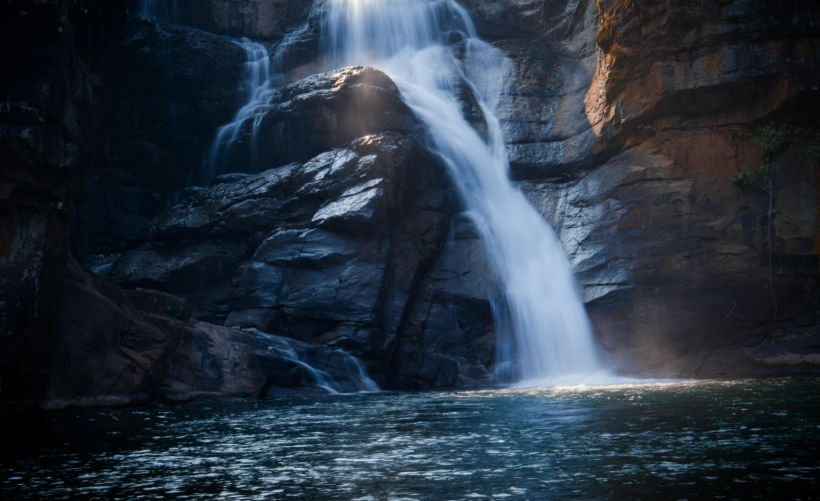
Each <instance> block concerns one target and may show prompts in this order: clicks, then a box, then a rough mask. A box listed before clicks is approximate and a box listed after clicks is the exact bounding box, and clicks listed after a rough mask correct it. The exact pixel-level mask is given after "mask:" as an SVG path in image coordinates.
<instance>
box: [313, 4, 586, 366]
mask: <svg viewBox="0 0 820 501" xmlns="http://www.w3.org/2000/svg"><path fill="white" fill-rule="evenodd" d="M328 6H329V9H328V10H327V12H326V15H325V17H324V19H323V22H322V44H321V46H322V52H323V54H324V56H325V57H327V59H328V60H329V61H330V66H331V67H334V68H338V67H342V66H348V65H355V64H364V65H370V66H374V67H376V68H378V69H380V70H383V71H384V72H385V73H387V74H388V75H390V76H391V77H392V78H393V80H394V81H395V82H396V84H397V85H398V87H399V89H400V90H401V94H402V98H403V99H404V101H405V102H406V103H407V104H408V105H409V106H410V108H411V109H412V110H413V112H414V113H415V114H416V115H417V116H418V117H419V118H420V119H421V120H422V121H423V122H424V123H425V125H426V126H427V130H428V135H429V137H430V140H431V143H432V149H433V150H434V151H435V152H436V153H438V155H439V157H440V158H441V159H442V160H443V162H444V163H445V164H446V165H447V167H448V168H449V170H450V173H451V175H452V178H453V180H454V182H455V184H456V187H457V188H458V192H459V193H460V195H461V198H462V200H463V202H464V205H465V207H466V209H467V214H468V215H469V216H470V217H471V218H472V220H473V221H474V223H475V224H476V226H477V228H478V230H479V232H480V234H481V236H482V240H483V241H484V243H485V246H486V249H487V254H488V256H489V259H490V261H491V264H492V265H493V269H494V271H495V273H496V275H497V278H498V279H499V281H500V283H501V284H502V288H503V291H504V292H503V296H502V297H500V298H494V299H495V300H496V301H495V304H496V305H495V307H494V314H495V320H496V324H497V326H498V337H499V343H498V346H499V349H498V350H497V353H498V357H497V358H498V360H497V361H496V368H497V371H498V374H499V376H500V377H501V379H502V380H518V379H524V380H532V379H544V378H554V377H559V376H561V377H569V376H571V375H573V374H581V375H586V374H590V373H597V372H601V371H602V368H601V367H600V363H599V361H598V358H597V356H596V352H595V346H594V342H593V337H592V332H591V328H590V324H589V320H588V318H587V316H586V312H585V311H584V307H583V304H582V303H581V300H580V297H579V295H578V293H577V291H576V289H575V284H574V279H573V275H572V269H571V268H570V265H569V262H568V260H567V257H566V255H565V253H564V250H563V248H562V246H561V244H560V242H559V240H558V238H557V236H556V235H555V233H554V231H553V230H552V228H550V226H549V225H548V224H547V223H546V221H545V220H544V219H543V218H542V217H541V215H540V214H539V213H538V212H537V211H536V210H535V209H534V208H533V207H532V206H531V205H530V203H529V202H528V201H527V199H526V197H525V196H524V194H523V193H521V191H520V190H519V189H518V188H517V187H515V186H514V185H513V184H512V182H511V181H510V179H509V162H508V159H507V151H506V146H505V144H504V139H503V134H502V131H501V127H500V125H499V122H498V120H497V119H496V117H495V111H496V108H497V106H498V103H499V101H500V98H501V96H502V95H503V94H504V93H505V92H506V90H507V86H508V82H509V79H510V78H511V72H512V64H511V62H510V61H509V60H508V59H507V58H506V56H505V55H504V54H503V52H501V51H500V50H498V49H496V48H495V47H493V46H492V45H490V44H488V43H486V42H483V41H482V40H480V39H479V38H478V36H477V34H476V30H475V27H474V26H473V23H472V21H471V20H470V17H469V15H468V14H467V12H466V11H465V10H464V9H463V8H462V7H461V6H460V5H458V4H457V3H456V2H455V1H453V0H328ZM470 95H472V96H474V98H475V99H474V101H475V103H477V105H478V107H479V108H480V112H481V115H483V117H484V120H483V122H485V123H484V124H483V126H481V127H480V128H481V129H483V128H484V126H486V131H484V133H480V132H479V131H477V130H476V129H475V128H474V127H473V125H471V124H470V123H469V122H468V121H467V120H466V119H465V117H464V113H463V111H462V104H463V102H464V101H465V100H467V101H470Z"/></svg>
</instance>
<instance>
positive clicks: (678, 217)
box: [522, 0, 820, 376]
mask: <svg viewBox="0 0 820 501" xmlns="http://www.w3.org/2000/svg"><path fill="white" fill-rule="evenodd" d="M572 8H573V6H572V5H568V7H567V12H566V13H565V14H564V16H563V17H564V19H573V18H574V19H577V20H581V21H582V22H581V24H576V27H575V28H574V30H575V32H576V33H577V34H578V35H574V36H571V37H569V38H567V39H565V40H564V41H562V42H561V44H559V47H562V48H563V50H564V52H565V53H566V54H568V55H572V56H573V57H574V59H573V60H572V62H571V63H570V64H567V65H566V66H567V67H569V68H578V67H582V68H583V67H586V68H587V71H586V73H584V72H578V71H575V72H574V73H572V75H574V76H575V77H576V78H581V77H584V79H585V81H586V82H587V83H586V84H584V85H581V86H580V87H579V88H580V89H581V90H582V91H583V93H574V91H573V90H572V89H573V86H574V85H575V84H576V83H577V80H576V82H572V83H570V82H567V83H566V84H565V85H566V86H567V91H565V93H564V97H563V98H562V101H561V102H560V104H559V106H558V108H557V110H556V111H555V114H554V119H553V120H552V126H553V129H555V128H556V127H557V126H559V125H560V126H564V127H565V126H566V125H567V124H568V123H569V122H568V121H567V120H566V118H565V117H567V116H576V117H583V118H584V119H585V120H586V121H587V122H588V126H587V130H586V131H584V132H580V133H578V135H577V136H575V137H574V138H571V139H569V140H568V142H567V143H565V144H568V143H569V142H577V143H583V144H588V145H589V147H588V148H586V150H585V155H586V158H587V159H589V160H588V161H586V162H587V163H586V166H587V167H585V168H584V169H581V170H579V169H577V168H574V169H573V168H567V169H564V171H568V172H569V173H570V177H580V179H576V180H569V181H560V180H559V181H556V180H551V179H532V180H530V181H527V182H525V183H523V184H522V189H523V190H524V191H525V192H526V193H527V194H528V195H529V197H530V198H531V200H532V201H533V203H534V204H535V205H536V206H537V207H539V208H540V209H541V211H542V212H543V214H544V215H545V217H547V219H548V220H550V221H551V222H552V224H553V225H554V227H555V228H556V230H557V231H558V232H559V234H560V236H561V238H562V241H563V242H564V245H565V247H566V248H567V251H568V253H569V255H570V257H571V259H572V261H573V265H574V266H575V269H576V272H577V274H578V280H579V285H580V287H581V290H582V292H583V294H584V296H585V298H586V300H587V302H588V309H589V311H590V315H591V317H592V320H593V322H594V324H595V326H596V329H597V331H598V333H599V336H600V339H601V342H602V344H603V346H604V348H605V349H606V350H607V351H608V353H609V354H610V358H611V361H612V362H613V363H614V365H615V367H617V369H618V370H620V371H622V372H627V373H637V374H643V375H662V376H677V375H683V376H693V375H694V376H712V375H733V374H767V373H784V372H794V371H796V372H805V371H812V372H816V371H817V370H818V368H820V367H818V350H817V346H818V332H817V310H818V303H817V300H818V291H817V289H816V285H815V282H816V276H817V270H818V268H817V256H818V253H817V245H816V242H817V238H818V235H819V234H818V229H819V228H818V221H817V219H816V212H817V207H818V206H817V191H816V187H817V186H818V185H817V182H818V181H817V178H816V173H817V172H818V171H817V166H814V165H808V164H807V163H806V161H805V160H804V159H802V158H801V156H800V154H799V152H798V149H799V148H798V146H799V145H798V144H793V145H792V146H791V147H789V148H787V149H785V150H784V151H783V152H782V153H781V154H780V155H779V156H778V158H777V160H776V162H775V163H774V169H775V175H774V189H773V196H772V197H771V198H770V196H769V193H766V192H762V191H756V190H754V189H751V188H741V187H738V186H736V185H734V184H733V183H732V178H733V176H735V175H736V174H738V172H740V171H741V170H742V169H743V168H745V167H747V166H753V165H755V164H757V163H758V162H759V158H758V157H759V149H758V148H757V147H756V146H755V145H754V144H753V139H754V137H752V138H748V137H746V135H745V134H746V133H750V132H752V133H753V132H754V131H755V129H756V127H757V126H758V125H760V124H763V123H768V122H770V121H784V120H786V119H790V120H791V121H792V123H798V124H807V125H812V124H816V123H817V121H818V119H820V115H819V114H818V110H820V107H818V106H817V104H818V97H820V93H818V91H817V88H818V85H819V84H820V82H818V73H817V71H816V68H817V66H818V63H820V61H818V58H819V57H820V31H818V29H817V28H816V27H815V25H816V20H817V16H818V11H817V8H816V7H811V6H807V5H804V4H803V3H801V2H786V3H783V4H778V5H773V4H766V3H764V2H730V1H725V2H721V1H709V2H703V3H701V4H698V5H697V6H693V5H691V3H690V2H678V1H671V0H668V1H637V2H620V1H599V2H598V5H597V8H598V20H597V21H596V22H595V23H594V25H596V28H597V34H596V36H595V39H596V42H597V45H598V46H599V47H600V52H598V53H597V54H595V53H590V52H589V50H588V49H587V48H585V47H588V46H589V34H590V26H591V25H585V24H584V23H588V22H589V20H590V19H591V18H590V16H589V15H580V13H578V14H575V15H573V14H572ZM587 9H588V10H591V9H594V5H590V4H588V5H587ZM812 23H814V24H812ZM572 31H573V30H572V29H569V32H570V33H572ZM579 35H582V36H583V38H584V39H585V40H579V39H578V37H579ZM584 54H592V55H591V56H587V57H586V59H584V58H583V57H581V58H580V59H579V58H578V56H583V55H584ZM592 60H594V61H595V62H596V64H595V66H591V65H589V62H590V61H592ZM593 68H594V72H593V71H590V70H592V69H593ZM576 138H577V139H576ZM566 151H567V150H566V149H565V152H566ZM563 164H564V165H567V164H569V165H573V163H572V162H571V161H570V159H568V158H567V157H566V153H565V157H564V160H563ZM576 165H583V164H576ZM589 167H594V170H592V171H591V172H590V171H589V169H588V168H589ZM553 172H554V174H550V175H551V176H559V175H561V177H566V176H565V175H562V174H560V173H559V172H558V171H555V170H553ZM526 177H529V178H535V177H539V176H534V175H528V176H526Z"/></svg>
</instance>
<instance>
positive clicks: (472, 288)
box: [108, 67, 498, 387]
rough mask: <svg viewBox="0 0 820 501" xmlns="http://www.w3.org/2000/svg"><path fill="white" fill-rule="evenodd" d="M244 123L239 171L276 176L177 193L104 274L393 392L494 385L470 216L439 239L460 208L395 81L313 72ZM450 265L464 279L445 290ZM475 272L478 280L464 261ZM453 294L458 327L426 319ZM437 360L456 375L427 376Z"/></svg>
mask: <svg viewBox="0 0 820 501" xmlns="http://www.w3.org/2000/svg"><path fill="white" fill-rule="evenodd" d="M248 123H249V126H248V128H247V129H246V131H245V132H243V134H248V135H249V134H252V132H253V128H252V127H251V124H256V126H257V129H256V132H255V133H256V134H257V137H256V141H251V140H250V138H247V139H244V140H243V139H240V140H239V141H237V144H236V145H235V146H234V147H233V148H232V150H231V155H233V158H236V159H238V160H237V161H235V162H234V165H247V164H243V163H242V160H245V159H248V158H249V157H250V156H251V155H253V156H254V158H256V159H257V162H256V163H252V164H251V165H253V166H254V167H253V168H252V169H251V170H256V169H257V168H261V167H262V166H268V167H273V168H270V169H268V170H265V171H263V172H261V173H259V174H248V173H232V174H223V175H221V176H219V177H217V178H216V179H215V180H214V181H213V182H212V183H211V185H210V186H209V187H208V188H192V189H189V190H186V192H184V193H183V195H182V197H181V198H180V200H179V202H178V203H177V205H176V206H175V207H174V208H173V209H172V210H171V211H169V212H167V213H165V214H162V215H161V216H159V217H157V218H155V219H154V220H153V221H151V222H150V223H149V224H148V225H147V226H146V227H145V228H144V230H143V231H142V233H141V235H140V237H139V238H138V239H137V241H135V243H134V246H135V247H134V248H133V249H132V250H130V251H128V252H126V253H124V254H123V256H122V257H121V258H120V259H119V260H118V261H117V262H116V263H115V264H114V266H113V267H112V268H111V270H110V273H109V275H108V276H109V277H110V278H111V279H112V280H113V281H115V282H116V283H118V284H119V285H121V286H123V287H126V288H130V287H147V288H152V289H159V290H163V291H167V292H169V293H173V294H178V295H181V296H183V297H185V298H186V299H187V300H189V301H190V302H191V303H192V305H193V309H192V314H193V316H194V317H195V318H197V319H199V320H202V321H208V322H211V323H218V324H224V325H225V326H228V327H234V328H243V329H256V330H258V331H260V332H265V333H269V334H274V335H280V336H285V337H287V338H289V339H292V340H295V341H298V342H302V343H307V344H308V345H313V346H324V347H327V348H333V349H340V350H346V351H348V352H350V353H352V354H353V355H355V356H357V357H361V358H362V359H363V360H365V362H366V363H367V364H368V367H369V369H370V370H371V371H372V372H373V373H374V374H375V377H377V379H379V380H380V381H386V382H388V383H389V384H394V383H395V384H397V385H400V386H402V387H418V386H430V385H451V384H454V383H456V382H464V383H466V382H488V381H490V380H491V378H489V379H488V372H489V371H490V370H491V366H492V360H493V343H492V333H493V321H492V316H491V314H490V302H489V300H490V299H492V298H497V297H498V292H497V291H495V290H492V287H489V288H487V287H485V286H483V285H486V284H487V283H492V277H491V273H490V272H489V270H488V269H487V267H486V263H485V262H484V261H482V259H483V258H482V256H483V254H482V252H481V242H480V241H479V240H478V239H477V236H476V235H475V234H474V232H470V231H466V230H462V229H459V228H461V226H464V225H465V224H466V223H459V225H458V228H456V229H454V230H453V231H454V232H455V234H457V235H458V239H457V242H458V244H457V245H456V246H453V245H445V243H446V240H447V233H448V227H449V225H450V223H449V221H450V218H451V216H452V214H453V212H454V209H455V208H456V206H457V205H456V200H455V199H454V196H453V193H452V188H451V186H450V183H449V181H448V179H447V175H446V173H445V172H444V170H443V167H442V165H440V163H439V162H438V161H437V160H436V158H435V157H434V156H433V155H432V154H431V153H430V152H429V151H427V149H426V148H425V147H424V146H423V144H424V141H425V137H424V131H423V130H422V129H421V128H420V127H419V124H418V121H417V120H416V118H415V117H414V116H413V114H412V113H411V112H410V110H409V109H408V108H407V107H406V105H404V103H403V102H402V101H401V98H400V96H399V94H398V90H397V89H396V87H395V84H393V82H392V81H391V80H390V79H389V78H388V77H387V76H386V75H384V74H383V73H381V72H379V71H377V70H374V69H372V68H366V67H352V68H345V69H342V70H338V71H335V72H330V73H325V74H320V75H315V76H312V77H309V78H307V79H305V80H302V81H299V82H296V83H294V84H291V85H289V86H286V87H285V88H283V89H282V90H281V91H279V92H278V93H277V94H276V96H275V98H274V100H273V102H272V103H271V104H270V105H269V106H264V107H260V109H258V110H257V112H256V116H255V117H253V118H251V119H249V120H248ZM242 137H245V136H240V138H242ZM254 144H256V147H255V148H256V149H254ZM462 220H464V218H460V219H459V221H462ZM465 235H466V236H465ZM465 238H466V239H468V240H469V243H468V244H465V245H461V243H462V241H463V239H465ZM443 249H445V250H444V251H443V252H444V254H442V250H443ZM441 256H443V257H441ZM442 259H444V261H442ZM450 262H453V263H458V271H457V272H455V273H456V274H457V275H458V277H457V278H456V279H454V280H453V281H450V282H447V281H442V279H441V276H442V275H443V274H447V273H453V272H452V270H449V269H447V268H444V269H441V267H442V266H445V267H446V266H447V265H446V264H442V263H450ZM435 263H438V264H435ZM476 263H477V266H478V265H481V266H483V267H484V270H485V271H484V273H483V274H481V273H479V271H478V270H477V269H476V271H475V273H473V274H469V272H470V270H469V269H468V268H465V267H470V266H471V265H472V264H476ZM482 263H483V264H482ZM431 270H435V271H431ZM467 275H469V277H468V276H467ZM482 276H483V277H484V278H483V279H482V278H480V277H482ZM431 281H432V282H431ZM431 284H432V285H431ZM482 284H483V285H482ZM442 287H443V288H442ZM421 291H424V292H421ZM453 294H455V295H456V296H457V299H456V301H455V309H456V310H457V313H456V314H457V315H459V316H460V318H462V321H461V324H460V326H457V327H455V328H454V329H452V330H451V329H450V326H449V324H447V321H446V320H443V319H439V320H437V321H439V324H440V325H438V324H435V323H434V322H432V321H431V322H427V321H426V318H420V317H419V315H421V313H419V312H418V310H419V308H422V309H423V308H429V304H428V303H429V302H430V301H434V302H436V304H437V308H445V309H446V308H448V306H445V305H449V304H450V303H452V301H450V299H451V298H452V296H453ZM448 295H449V296H448ZM491 296H492V297H491ZM448 297H450V299H448ZM420 300H421V301H423V304H424V305H427V306H420V305H419V304H420ZM456 310H454V311H456ZM437 311H438V310H437ZM448 311H449V310H448ZM474 321H475V323H477V324H480V325H477V326H473V325H472V323H473V322H474ZM410 325H413V327H412V328H409V327H408V326H410ZM424 325H427V326H428V327H427V332H418V333H417V332H416V331H417V330H418V329H421V330H422V331H425V327H424ZM436 325H438V326H437V327H436ZM419 326H420V327H419ZM431 330H432V331H433V332H432V333H430V331H431ZM408 346H412V347H411V348H408ZM399 350H405V351H406V350H415V351H416V352H418V355H414V356H413V357H411V358H413V359H414V361H412V362H411V361H410V359H409V358H407V356H404V355H401V353H400V351H399ZM420 357H421V358H424V359H425V360H426V362H425V363H424V364H418V363H416V360H417V359H419V358H420ZM422 365H423V367H422ZM460 365H463V366H464V368H463V369H459V366H460ZM439 366H441V367H442V369H441V370H442V371H443V372H444V373H447V374H450V375H451V376H452V377H450V376H448V377H438V376H437V375H436V374H433V375H432V376H430V372H431V371H433V372H437V371H438V369H437V367H439ZM431 367H433V368H431ZM451 368H452V370H451ZM422 372H424V374H425V375H422V374H421V373H422ZM451 373H452V374H451ZM460 373H461V375H463V376H464V377H462V378H459V375H460ZM394 379H396V380H395V381H394ZM399 379H401V381H400V382H399V381H398V380H399Z"/></svg>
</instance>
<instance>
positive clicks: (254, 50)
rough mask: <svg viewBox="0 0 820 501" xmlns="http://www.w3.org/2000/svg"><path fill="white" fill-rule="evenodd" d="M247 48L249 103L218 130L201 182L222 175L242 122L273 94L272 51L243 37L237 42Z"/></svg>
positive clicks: (245, 87)
mask: <svg viewBox="0 0 820 501" xmlns="http://www.w3.org/2000/svg"><path fill="white" fill-rule="evenodd" d="M237 43H238V44H239V45H241V46H242V48H243V49H245V54H246V56H247V61H246V62H245V65H244V67H243V69H242V72H243V79H242V80H243V81H242V84H241V85H242V93H243V94H244V96H245V98H246V99H247V102H246V104H245V105H244V106H243V107H242V108H240V109H239V111H238V112H236V116H235V117H234V119H233V121H232V122H231V123H229V124H227V125H223V126H222V127H220V128H219V130H217V132H216V137H215V138H214V141H213V143H212V144H211V148H210V150H209V152H208V157H207V158H206V159H205V161H204V163H203V169H202V171H201V172H200V179H199V180H198V181H199V182H198V183H197V184H200V185H204V186H207V185H208V184H209V183H210V182H211V181H212V180H213V178H214V177H216V176H217V175H218V174H220V173H221V172H220V170H221V166H222V163H223V162H224V158H225V156H226V155H227V153H228V152H229V151H230V148H231V146H232V145H233V143H234V142H235V141H236V138H237V137H238V136H239V133H240V132H241V130H242V125H243V124H244V123H245V120H247V119H248V117H249V116H251V114H253V112H254V111H255V110H256V109H257V108H258V107H259V106H261V105H263V104H266V103H267V102H268V100H269V99H270V95H271V68H270V54H269V53H268V50H267V49H266V48H265V46H264V45H262V44H260V43H257V42H252V41H250V40H248V39H247V38H243V39H242V40H241V42H237Z"/></svg>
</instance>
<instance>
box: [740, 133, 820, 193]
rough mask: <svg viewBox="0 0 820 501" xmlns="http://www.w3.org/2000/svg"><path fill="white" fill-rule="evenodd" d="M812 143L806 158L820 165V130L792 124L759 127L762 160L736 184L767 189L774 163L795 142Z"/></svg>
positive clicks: (756, 140)
mask: <svg viewBox="0 0 820 501" xmlns="http://www.w3.org/2000/svg"><path fill="white" fill-rule="evenodd" d="M751 136H752V134H750V133H744V132H732V137H737V138H748V137H751ZM801 140H812V143H811V145H810V146H808V147H806V148H804V149H803V156H804V158H806V160H807V161H808V162H810V163H811V165H816V164H818V163H820V145H816V144H814V143H817V142H818V141H820V130H817V129H809V128H806V127H797V126H795V125H792V124H790V123H789V122H788V120H787V121H786V122H784V123H781V124H779V123H777V122H772V123H770V124H769V125H764V126H762V127H758V129H757V137H756V138H755V139H754V143H755V145H756V146H757V147H759V148H760V161H759V162H758V164H757V165H755V166H752V167H746V168H745V169H743V170H742V171H740V173H738V175H736V176H735V177H734V178H732V182H734V183H735V184H736V185H738V186H740V187H743V188H752V187H756V188H760V189H765V188H766V186H767V185H768V184H769V178H770V177H771V176H770V173H771V166H772V162H774V160H775V158H777V156H778V155H780V154H781V153H782V152H783V150H785V149H786V147H787V146H788V145H789V143H791V142H793V141H801Z"/></svg>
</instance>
